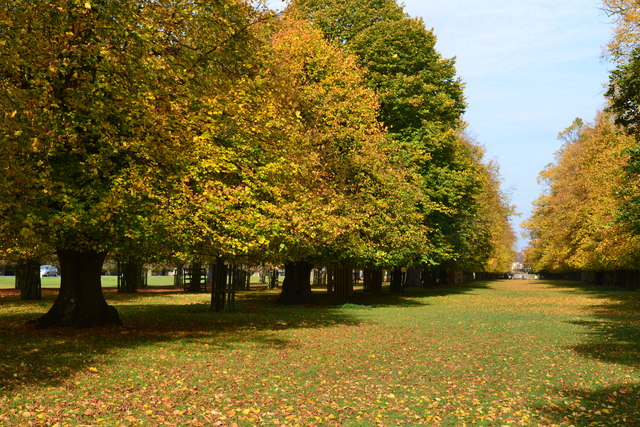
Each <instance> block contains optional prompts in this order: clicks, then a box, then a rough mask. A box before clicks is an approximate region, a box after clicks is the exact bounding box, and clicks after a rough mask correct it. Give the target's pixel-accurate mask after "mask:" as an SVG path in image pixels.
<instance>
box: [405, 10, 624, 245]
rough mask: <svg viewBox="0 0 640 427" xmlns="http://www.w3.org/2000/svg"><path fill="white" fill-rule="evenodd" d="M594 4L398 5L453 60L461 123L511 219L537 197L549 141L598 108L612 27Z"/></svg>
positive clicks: (553, 145)
mask: <svg viewBox="0 0 640 427" xmlns="http://www.w3.org/2000/svg"><path fill="white" fill-rule="evenodd" d="M600 7H601V2H600V0H562V1H558V0H527V1H525V2H514V1H512V0H510V1H506V0H484V1H481V2H478V1H477V0H406V1H405V8H406V11H407V12H408V13H409V15H411V16H420V17H422V18H423V20H424V22H425V25H426V27H427V28H429V29H433V31H434V33H435V34H436V36H437V37H438V43H437V44H436V49H437V50H438V51H439V52H440V53H441V54H442V55H443V56H444V57H447V58H451V57H456V68H457V72H458V76H459V77H461V78H462V80H463V81H464V82H465V84H466V89H465V93H466V96H467V102H468V108H467V112H466V114H465V120H466V121H467V122H468V123H469V125H470V130H471V134H472V135H473V136H474V137H475V138H476V140H477V141H478V142H479V143H480V144H482V145H483V146H484V147H485V148H486V150H487V153H486V156H487V159H489V160H495V161H497V163H498V164H499V166H500V170H501V174H502V177H503V179H504V182H503V189H505V190H506V191H508V192H510V193H511V201H512V203H513V204H514V205H515V206H516V210H517V211H518V212H519V213H520V214H521V215H520V216H519V217H517V218H515V219H514V225H515V226H516V231H517V232H518V234H519V242H518V246H519V248H522V247H523V246H525V245H526V243H527V240H526V239H525V238H524V237H522V236H520V233H521V230H520V227H519V224H520V223H521V222H522V221H523V220H524V219H526V218H527V217H528V216H529V215H530V212H531V209H532V202H533V201H534V200H535V199H536V198H537V197H538V196H539V194H540V193H541V191H542V187H540V186H539V185H538V184H537V177H538V174H539V173H540V171H541V170H542V169H544V167H545V166H546V165H547V164H549V163H551V162H553V161H554V153H555V152H556V151H557V150H558V149H559V148H560V145H561V143H560V141H558V139H557V135H558V133H560V132H561V131H563V130H564V129H565V128H567V127H568V126H569V125H571V123H572V122H573V120H574V119H575V118H576V117H580V118H582V119H584V120H585V121H587V122H590V121H592V120H593V119H594V117H595V114H596V112H597V111H598V110H601V109H602V108H603V107H604V97H603V93H604V92H605V85H606V83H607V81H608V72H609V70H610V69H611V68H613V65H612V63H610V62H608V61H606V60H605V59H602V56H603V55H602V53H603V47H604V46H605V45H606V43H607V42H608V41H609V39H610V37H611V33H612V30H611V28H612V25H611V23H610V20H609V18H608V17H607V16H606V14H605V13H604V12H603V11H602V10H601V9H600Z"/></svg>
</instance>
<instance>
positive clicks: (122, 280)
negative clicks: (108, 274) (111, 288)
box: [118, 258, 145, 293]
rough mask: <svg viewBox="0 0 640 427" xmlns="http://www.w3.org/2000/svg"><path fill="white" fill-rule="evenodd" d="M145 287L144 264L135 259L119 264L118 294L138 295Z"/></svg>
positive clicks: (128, 259)
mask: <svg viewBox="0 0 640 427" xmlns="http://www.w3.org/2000/svg"><path fill="white" fill-rule="evenodd" d="M144 287H145V271H144V263H143V262H142V261H138V260H136V259H134V258H127V260H126V261H124V262H118V292H123V293H136V292H137V291H138V289H141V288H144Z"/></svg>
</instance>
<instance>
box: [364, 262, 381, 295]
mask: <svg viewBox="0 0 640 427" xmlns="http://www.w3.org/2000/svg"><path fill="white" fill-rule="evenodd" d="M364 291H365V292H368V293H370V294H373V295H382V269H380V268H376V267H369V268H366V269H365V270H364Z"/></svg>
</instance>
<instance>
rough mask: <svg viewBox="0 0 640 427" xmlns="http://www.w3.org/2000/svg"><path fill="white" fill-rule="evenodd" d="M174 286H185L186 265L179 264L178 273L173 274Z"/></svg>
mask: <svg viewBox="0 0 640 427" xmlns="http://www.w3.org/2000/svg"><path fill="white" fill-rule="evenodd" d="M173 286H176V287H182V286H184V265H179V266H178V268H176V275H175V276H173Z"/></svg>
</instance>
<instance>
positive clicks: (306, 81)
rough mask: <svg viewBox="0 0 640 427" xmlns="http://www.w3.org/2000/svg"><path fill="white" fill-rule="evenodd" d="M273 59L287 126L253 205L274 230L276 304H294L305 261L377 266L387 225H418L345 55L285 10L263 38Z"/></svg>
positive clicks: (304, 291) (410, 193) (303, 282)
mask: <svg viewBox="0 0 640 427" xmlns="http://www.w3.org/2000/svg"><path fill="white" fill-rule="evenodd" d="M273 54H274V57H273V58H274V63H273V65H272V69H271V70H272V71H271V73H272V76H274V81H276V82H280V83H279V84H280V85H281V89H280V90H281V92H280V95H279V96H278V97H277V98H278V99H280V100H282V103H283V104H282V106H281V107H280V110H281V111H283V112H290V114H291V116H290V117H292V118H294V120H293V121H292V123H291V125H290V126H289V127H288V128H286V131H285V132H284V133H283V138H282V139H281V141H280V144H281V145H280V146H281V147H283V148H284V149H286V155H283V156H282V158H285V159H286V160H285V161H284V162H280V163H281V164H280V165H271V166H270V167H269V169H268V173H269V179H268V182H269V183H270V185H269V188H268V189H267V188H265V189H264V190H265V195H264V196H263V197H261V199H262V200H265V201H268V202H269V204H268V205H267V206H269V209H270V212H271V215H272V218H273V221H274V222H273V224H274V226H275V227H276V228H277V230H278V233H277V235H276V236H274V238H273V239H271V247H272V250H273V252H272V253H274V255H275V256H276V257H278V258H279V259H281V260H282V262H284V263H285V268H286V275H285V281H284V283H283V292H282V295H281V298H280V302H282V303H304V302H309V301H310V298H311V289H310V282H309V278H310V272H311V269H312V267H313V265H314V264H315V263H323V264H324V263H328V262H329V263H335V262H338V263H346V264H349V263H352V262H354V261H357V262H367V263H369V262H370V263H374V264H375V263H379V262H384V260H385V258H388V257H389V256H390V252H392V251H393V250H394V248H393V247H390V246H389V245H388V243H389V238H388V237H389V235H390V234H392V233H393V232H394V231H393V227H394V226H396V225H401V224H403V223H404V227H405V228H412V227H419V223H418V221H417V220H416V218H417V217H416V215H415V214H416V208H415V206H416V201H415V197H417V193H418V192H417V191H416V187H415V185H414V184H412V183H411V182H410V181H409V180H408V175H409V174H408V173H407V172H406V171H405V170H403V169H402V167H401V165H400V164H399V163H397V162H395V161H394V160H393V157H392V155H391V154H392V151H393V149H394V145H393V142H392V141H391V140H389V139H388V138H386V137H385V134H384V132H383V130H382V128H381V126H380V124H379V122H378V121H377V119H376V116H377V114H378V104H377V102H376V99H375V95H374V93H373V91H372V90H370V89H368V88H367V87H366V85H365V81H364V79H363V76H362V73H361V72H360V70H359V69H358V67H357V64H356V59H355V58H354V57H353V56H351V55H349V54H348V53H346V52H344V51H342V50H341V49H339V48H337V47H336V46H333V45H331V44H330V43H329V42H327V41H326V40H325V39H324V37H323V35H322V33H321V32H320V31H318V30H317V29H316V28H315V27H313V26H312V25H310V24H309V23H308V22H306V21H304V20H301V19H299V17H298V14H297V11H296V10H295V9H293V8H290V9H289V10H288V12H287V13H286V14H285V15H284V16H283V18H282V22H281V27H280V28H279V30H278V31H277V32H276V33H275V34H274V35H273ZM265 172H267V170H265ZM392 200H393V202H391V201H392ZM385 219H386V220H387V221H385ZM416 233H420V232H419V231H417V230H416ZM413 246H416V245H415V244H414V245H413Z"/></svg>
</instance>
